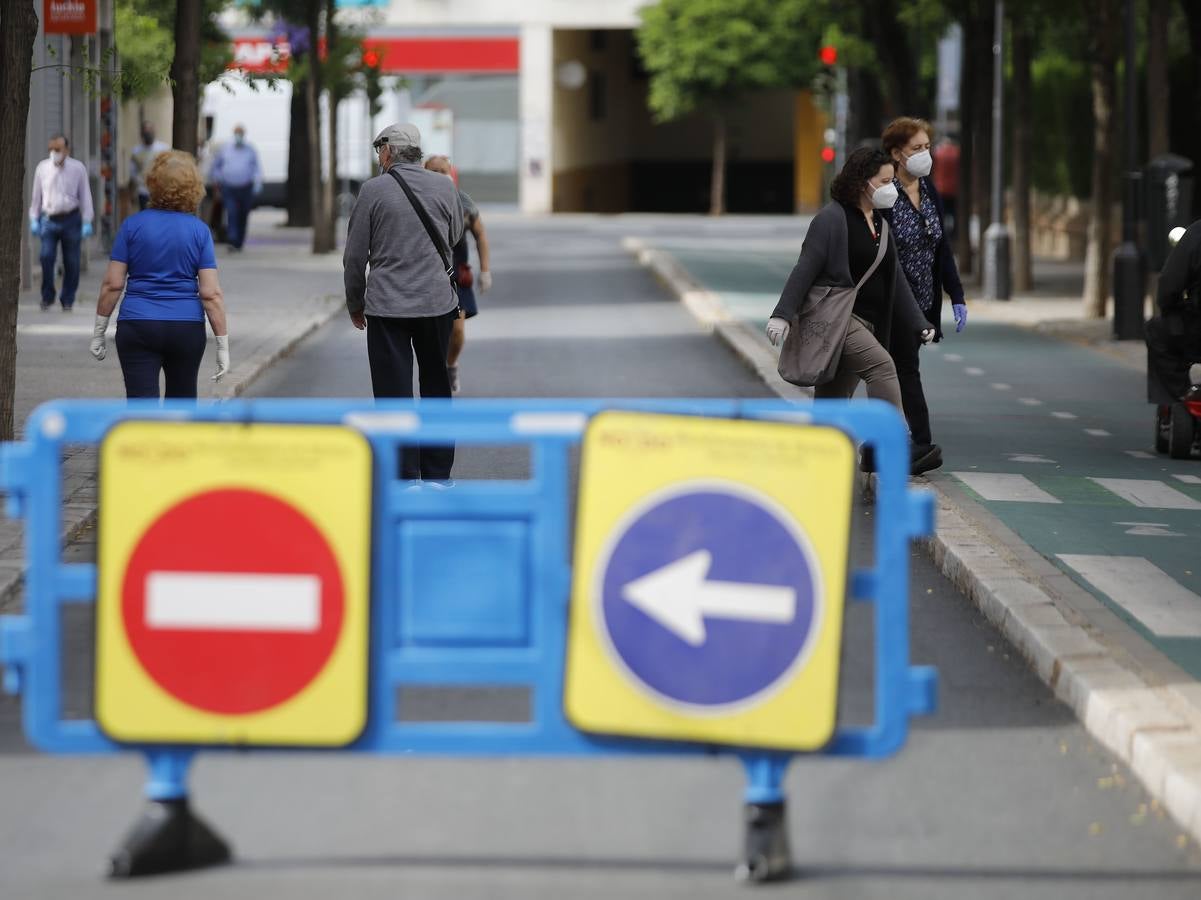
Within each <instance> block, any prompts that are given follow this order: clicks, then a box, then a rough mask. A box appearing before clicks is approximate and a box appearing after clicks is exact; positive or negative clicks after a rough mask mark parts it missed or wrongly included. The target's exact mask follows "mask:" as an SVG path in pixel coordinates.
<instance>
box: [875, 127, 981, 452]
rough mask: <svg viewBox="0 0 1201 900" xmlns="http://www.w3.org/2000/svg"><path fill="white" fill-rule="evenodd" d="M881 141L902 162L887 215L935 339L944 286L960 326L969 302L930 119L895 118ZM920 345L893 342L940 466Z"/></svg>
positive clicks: (910, 400) (919, 438)
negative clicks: (936, 169) (935, 174)
mask: <svg viewBox="0 0 1201 900" xmlns="http://www.w3.org/2000/svg"><path fill="white" fill-rule="evenodd" d="M881 143H882V144H883V148H884V152H885V153H887V154H888V155H889V158H891V159H892V161H893V163H895V164H896V170H897V171H896V178H895V179H894V180H893V184H894V185H895V186H896V188H897V194H898V200H897V203H896V205H895V206H894V207H893V208H892V209H890V210H889V211H888V212H886V213H885V214H884V216H885V218H887V219H888V224H889V226H890V227H891V228H892V235H893V239H894V241H895V242H896V245H897V257H898V259H899V260H900V262H901V271H902V272H904V273H905V278H906V280H907V281H908V282H909V288H910V290H912V291H913V299H914V300H916V301H917V305H918V306H920V307H921V309H922V313H923V315H925V317H926V319H927V320H928V321H929V322H930V326H931V327H932V328H933V329H934V340H935V341H941V340H942V295H943V292H944V291H945V292H946V293H948V294H950V296H951V309H952V311H953V312H954V314H955V331H956V332H960V331H963V329H964V327H965V326H966V325H967V302H966V301H965V300H964V296H963V284H962V282H961V281H960V280H959V269H958V268H956V266H955V257H954V255H953V254H952V252H951V242H950V241H949V240H948V239H947V229H946V226H945V222H946V214H945V213H944V211H943V204H942V198H941V197H940V196H939V194H938V190H937V189H936V188H935V187H934V181H933V179H931V178H930V170H931V168H932V167H933V159H932V158H931V156H930V124H929V123H928V122H926V121H925V120H924V119H914V118H909V117H904V118H900V119H894V120H893V121H892V122H891V123H889V126H888V127H887V128H885V129H884V135H883V137H882V138H881ZM920 346H921V344H920V343H919V342H918V341H916V340H913V341H905V342H898V343H897V344H895V345H894V346H893V348H892V358H893V360H894V361H895V362H896V364H897V379H898V380H899V381H900V383H901V399H902V401H903V402H904V405H905V418H906V419H907V420H908V421H909V429H910V431H911V432H912V434H913V442H914V444H918V445H921V446H922V447H924V448H926V449H925V450H924V451H923V453H922V456H923V457H925V458H926V462H925V463H924V467H925V469H937V468H938V467H939V466H941V465H942V451H941V450H940V449H939V447H938V445H937V444H935V443H934V438H933V437H932V436H931V432H930V410H929V408H928V407H927V406H926V394H925V391H924V390H923V389H922V376H921V372H920V371H919V369H918V348H919V347H920Z"/></svg>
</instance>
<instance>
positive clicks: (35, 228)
mask: <svg viewBox="0 0 1201 900" xmlns="http://www.w3.org/2000/svg"><path fill="white" fill-rule="evenodd" d="M29 233H30V234H32V235H33V236H34V237H37V236H38V235H39V234H41V233H42V220H41V219H39V218H38V217H37V216H30V217H29Z"/></svg>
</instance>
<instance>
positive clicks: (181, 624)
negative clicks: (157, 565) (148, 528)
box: [146, 572, 321, 632]
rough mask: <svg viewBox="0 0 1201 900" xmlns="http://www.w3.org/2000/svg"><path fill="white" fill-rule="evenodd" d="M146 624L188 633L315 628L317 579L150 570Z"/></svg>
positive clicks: (318, 608) (317, 623)
mask: <svg viewBox="0 0 1201 900" xmlns="http://www.w3.org/2000/svg"><path fill="white" fill-rule="evenodd" d="M146 625H147V626H148V627H150V628H170V629H183V630H187V631H298V632H312V631H316V630H317V629H318V628H319V627H320V625H321V579H320V578H318V577H317V576H316V575H266V574H263V575H259V574H252V573H238V574H236V575H235V574H226V573H217V572H151V573H150V574H149V575H147V576H146Z"/></svg>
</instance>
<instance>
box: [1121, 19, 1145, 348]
mask: <svg viewBox="0 0 1201 900" xmlns="http://www.w3.org/2000/svg"><path fill="white" fill-rule="evenodd" d="M1135 26H1136V23H1135V17H1134V0H1126V50H1125V54H1126V122H1125V129H1126V176H1125V178H1124V179H1123V186H1124V188H1125V190H1124V191H1123V193H1122V243H1121V244H1120V245H1119V246H1118V248H1117V250H1115V251H1114V254H1113V336H1114V338H1115V339H1117V340H1119V341H1133V340H1141V339H1142V337H1143V325H1144V321H1143V303H1144V297H1145V294H1146V280H1147V275H1146V269H1145V267H1144V264H1143V255H1142V252H1141V251H1140V250H1139V246H1138V191H1139V187H1140V186H1141V184H1142V173H1141V172H1139V171H1138V132H1137V131H1136V130H1135V128H1136V122H1137V121H1138V118H1137V115H1136V113H1137V106H1136V105H1135V104H1136V103H1137V102H1138V63H1137V57H1136V56H1135V33H1136V27H1135Z"/></svg>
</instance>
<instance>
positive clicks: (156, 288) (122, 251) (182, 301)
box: [109, 209, 217, 322]
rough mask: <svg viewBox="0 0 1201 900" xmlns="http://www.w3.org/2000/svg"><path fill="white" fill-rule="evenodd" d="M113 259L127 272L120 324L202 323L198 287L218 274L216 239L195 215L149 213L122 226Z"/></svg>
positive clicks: (133, 216) (118, 318)
mask: <svg viewBox="0 0 1201 900" xmlns="http://www.w3.org/2000/svg"><path fill="white" fill-rule="evenodd" d="M109 258H110V259H112V260H113V261H114V262H122V263H125V265H126V266H127V267H128V275H127V277H126V281H125V299H124V300H123V301H121V312H120V314H119V315H118V316H117V321H121V320H122V319H154V320H157V321H167V322H203V321H204V307H203V306H202V305H201V303H200V289H199V287H198V285H197V283H196V276H197V273H198V272H199V271H200V270H201V269H215V268H217V258H216V255H215V254H214V253H213V236H212V234H211V233H210V232H209V230H208V226H207V225H205V224H204V223H203V222H201V221H200V219H198V218H196V216H194V215H192V214H191V213H183V212H172V211H170V210H165V209H145V210H142V211H141V212H139V213H135V214H134V215H132V216H130V217H129V218H128V219H126V220H125V221H124V222H122V223H121V228H120V230H118V231H117V238H116V240H115V241H113V250H112V253H111V254H110V255H109Z"/></svg>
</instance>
